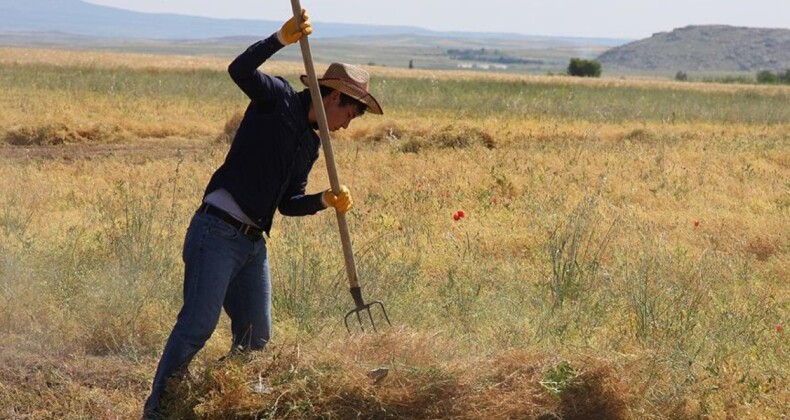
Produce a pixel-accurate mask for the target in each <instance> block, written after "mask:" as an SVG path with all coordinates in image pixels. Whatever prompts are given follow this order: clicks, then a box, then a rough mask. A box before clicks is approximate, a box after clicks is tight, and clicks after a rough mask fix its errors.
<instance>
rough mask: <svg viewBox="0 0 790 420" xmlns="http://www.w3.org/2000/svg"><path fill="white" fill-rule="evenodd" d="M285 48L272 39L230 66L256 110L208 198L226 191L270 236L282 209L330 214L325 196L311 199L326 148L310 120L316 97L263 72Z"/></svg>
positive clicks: (250, 111) (290, 213)
mask: <svg viewBox="0 0 790 420" xmlns="http://www.w3.org/2000/svg"><path fill="white" fill-rule="evenodd" d="M282 47H283V45H282V44H281V43H280V42H279V41H278V40H277V36H276V35H272V36H270V37H269V38H267V39H265V40H262V41H259V42H257V43H255V44H253V45H252V46H250V47H249V48H247V50H246V51H244V52H243V53H242V54H241V55H239V56H238V57H236V59H235V60H233V62H232V63H230V66H228V72H229V73H230V76H231V78H232V79H233V81H234V82H236V84H237V85H238V86H239V88H241V90H242V91H243V92H244V93H245V94H247V96H248V97H249V98H250V104H249V106H248V107H247V111H246V112H245V113H244V118H243V119H242V121H241V125H240V126H239V129H238V131H237V132H236V137H235V138H234V139H233V142H232V143H231V146H230V150H229V151H228V155H227V156H226V158H225V162H224V163H223V164H222V166H220V167H219V168H218V169H217V171H216V172H214V175H212V177H211V180H210V181H209V183H208V186H207V187H206V192H205V194H209V193H211V192H212V191H215V190H217V189H220V188H224V189H226V190H227V191H228V192H230V194H231V195H232V196H233V198H234V200H235V201H236V203H237V204H238V205H239V207H241V209H242V210H243V211H244V213H245V214H246V215H247V216H248V217H250V218H251V219H252V220H253V221H255V223H256V224H257V225H258V226H260V227H261V228H262V229H263V230H264V231H265V232H266V233H267V234H268V233H269V231H270V229H271V226H272V220H273V218H274V212H275V210H277V209H279V211H280V213H282V214H283V215H286V216H304V215H308V214H315V213H316V212H318V211H319V210H322V209H323V208H324V205H323V204H322V203H321V194H320V193H319V194H313V195H305V188H306V187H307V176H308V175H309V173H310V170H311V169H312V167H313V164H314V163H315V161H316V160H317V159H318V149H319V148H320V146H321V142H320V139H319V137H318V135H317V134H316V132H315V131H314V130H313V128H311V126H310V122H309V121H308V119H307V113H308V111H309V109H310V103H311V99H310V92H309V90H308V89H304V90H303V91H301V92H296V91H294V89H293V88H292V87H291V85H290V84H288V82H287V81H285V79H283V78H282V77H272V76H269V75H266V74H264V73H261V72H260V71H258V67H259V66H260V65H261V64H263V63H264V62H265V61H266V60H267V59H268V58H269V57H271V56H272V55H273V54H274V53H276V52H277V51H279V50H280V49H281V48H282Z"/></svg>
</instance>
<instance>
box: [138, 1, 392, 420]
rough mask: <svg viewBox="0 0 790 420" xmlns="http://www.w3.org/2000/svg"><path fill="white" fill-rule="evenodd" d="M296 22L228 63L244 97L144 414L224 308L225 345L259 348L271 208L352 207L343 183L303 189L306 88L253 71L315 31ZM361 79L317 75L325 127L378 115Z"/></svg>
mask: <svg viewBox="0 0 790 420" xmlns="http://www.w3.org/2000/svg"><path fill="white" fill-rule="evenodd" d="M302 20H303V23H302V24H301V25H300V26H297V24H296V21H295V19H293V18H291V19H290V20H288V21H287V22H286V23H285V24H284V25H283V26H282V28H281V29H280V30H279V31H278V32H277V33H275V34H272V35H271V36H270V37H269V38H267V39H265V40H262V41H259V42H257V43H255V44H253V45H252V46H250V47H249V48H248V49H247V50H246V51H245V52H243V53H242V54H241V55H239V56H238V57H237V58H236V59H235V60H234V61H233V62H232V63H231V64H230V66H229V67H228V72H229V73H230V76H231V78H232V79H233V81H234V82H236V84H237V85H238V86H239V87H240V88H241V90H242V91H244V93H246V94H247V96H248V97H249V98H250V104H249V106H248V108H247V111H246V113H245V114H244V118H243V120H242V121H241V125H240V126H239V129H238V131H237V133H236V136H235V138H234V139H233V142H232V144H231V146H230V150H229V151H228V154H227V157H226V158H225V162H224V163H223V164H222V166H220V168H219V169H217V171H216V172H215V173H214V174H213V176H212V177H211V180H210V181H209V183H208V186H207V187H206V191H205V195H204V197H203V203H202V205H201V206H200V207H199V208H198V210H197V212H196V213H195V215H194V216H193V218H192V221H191V223H190V226H189V229H188V230H187V235H186V238H185V240H184V250H183V259H184V267H185V269H184V292H183V293H184V304H183V306H182V308H181V311H180V312H179V314H178V319H177V320H176V324H175V326H174V327H173V330H172V332H171V333H170V337H169V338H168V340H167V344H166V345H165V349H164V351H163V353H162V358H161V360H160V361H159V366H158V368H157V371H156V375H155V377H154V381H153V386H152V390H151V395H150V396H149V397H148V400H147V401H146V403H145V409H144V415H143V417H144V418H157V417H158V416H159V415H160V414H161V407H160V402H161V397H162V394H163V392H164V391H165V386H166V383H167V380H168V379H169V378H171V377H173V376H175V375H178V374H181V373H183V372H185V371H186V368H187V366H188V364H189V362H190V361H191V360H192V358H193V357H194V356H195V354H196V353H197V352H198V351H199V350H200V349H201V348H202V347H203V345H204V344H205V343H206V341H207V340H208V339H209V337H211V334H212V333H213V331H214V329H215V328H216V325H217V322H218V320H219V316H220V312H221V311H222V308H224V309H225V312H226V313H227V314H228V317H229V318H230V320H231V330H232V333H233V343H232V347H231V350H232V352H234V353H237V352H248V351H252V350H261V349H263V348H264V346H266V343H267V342H268V341H269V335H270V330H271V280H270V278H269V264H268V256H267V252H266V242H265V240H264V237H263V234H264V233H265V234H267V236H268V233H269V230H270V229H271V226H272V219H273V218H274V212H275V210H279V211H280V213H282V214H283V215H286V216H304V215H309V214H315V213H317V212H318V211H320V210H323V209H325V208H327V207H334V208H335V209H337V210H338V211H340V212H346V211H348V210H349V209H350V208H351V206H352V203H353V202H352V199H351V194H350V192H349V190H348V188H346V187H345V186H344V187H342V188H341V192H340V194H339V195H337V196H336V195H335V194H333V193H332V191H331V190H326V191H324V192H322V193H318V194H313V195H306V194H305V188H306V186H307V177H308V174H309V173H310V170H311V169H312V166H313V163H314V162H315V161H316V159H317V158H318V149H319V147H320V139H319V137H318V135H317V134H316V132H315V130H317V129H318V124H317V119H316V110H315V108H314V107H313V104H312V100H311V97H310V92H309V89H304V90H303V91H301V92H295V91H294V89H293V88H292V87H291V86H290V85H289V84H288V82H287V81H285V79H283V78H281V77H272V76H269V75H266V74H263V73H261V72H260V71H258V67H259V66H260V65H261V64H263V63H264V62H265V61H266V60H267V59H268V58H269V57H271V56H272V55H273V54H274V53H276V52H277V51H279V50H280V49H281V48H283V47H284V46H285V45H288V44H293V43H295V42H297V41H298V40H299V39H300V38H301V37H302V36H305V35H309V34H310V33H312V26H311V24H310V20H309V17H308V15H307V13H306V11H304V10H303V11H302ZM305 80H306V79H305V77H304V76H303V77H302V82H305ZM368 80H369V77H368V74H367V72H365V71H364V70H362V69H360V68H357V67H354V66H351V65H347V64H340V63H333V64H331V65H330V66H329V68H328V69H327V71H326V73H325V74H324V77H323V78H321V79H319V84H320V85H321V95H322V98H323V99H322V101H323V104H324V108H325V110H326V116H327V121H328V125H329V130H330V131H336V130H339V129H341V128H347V127H348V124H349V122H351V120H353V119H354V118H356V117H358V116H360V115H362V114H363V113H364V112H365V111H369V112H372V113H374V114H381V113H382V110H381V106H379V104H378V102H377V101H376V100H375V99H374V98H373V96H372V95H370V93H369V92H368Z"/></svg>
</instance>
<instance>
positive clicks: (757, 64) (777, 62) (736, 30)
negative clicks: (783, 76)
mask: <svg viewBox="0 0 790 420" xmlns="http://www.w3.org/2000/svg"><path fill="white" fill-rule="evenodd" d="M598 61H600V62H601V63H602V64H603V66H604V69H620V70H672V71H676V70H677V71H680V70H682V71H700V72H728V71H735V72H740V71H748V72H754V71H759V70H777V71H781V70H784V69H790V29H763V28H743V27H734V26H726V25H705V26H687V27H685V28H680V29H675V30H673V31H672V32H660V33H657V34H654V35H653V36H652V37H650V38H647V39H643V40H639V41H634V42H631V43H628V44H625V45H622V46H619V47H615V48H612V49H610V50H607V51H606V52H604V53H603V54H601V55H600V56H599V57H598Z"/></svg>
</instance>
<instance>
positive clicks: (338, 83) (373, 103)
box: [299, 74, 384, 115]
mask: <svg viewBox="0 0 790 420" xmlns="http://www.w3.org/2000/svg"><path fill="white" fill-rule="evenodd" d="M299 79H300V80H301V81H302V83H304V85H305V86H308V87H309V86H310V84H309V83H308V81H307V75H304V74H303V75H302V76H301V77H300V78H299ZM318 84H319V85H321V86H327V87H331V88H332V89H335V90H338V91H340V92H341V93H344V94H346V95H348V96H350V97H352V98H354V99H356V100H358V101H359V102H362V103H363V104H365V106H366V107H367V110H366V111H367V112H370V113H372V114H378V115H382V114H384V111H383V110H382V109H381V105H379V102H378V101H377V100H376V98H374V97H373V95H371V94H370V92H368V91H366V90H365V89H363V88H362V87H360V86H357V85H356V84H353V83H351V82H349V81H347V80H343V79H334V78H326V79H318Z"/></svg>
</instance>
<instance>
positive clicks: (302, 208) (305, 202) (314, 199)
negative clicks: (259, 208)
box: [278, 165, 326, 216]
mask: <svg viewBox="0 0 790 420" xmlns="http://www.w3.org/2000/svg"><path fill="white" fill-rule="evenodd" d="M311 168H312V165H311V166H310V168H307V170H306V171H305V172H304V173H302V174H300V175H299V176H298V177H295V180H296V181H295V182H291V184H290V185H289V186H288V189H287V190H286V191H285V194H284V196H283V199H282V201H281V202H280V205H279V207H278V209H279V210H280V214H282V215H284V216H307V215H309V214H316V213H318V212H319V211H321V210H323V209H325V208H326V207H325V206H324V203H323V202H321V195H322V194H323V193H318V194H311V195H305V189H306V188H307V176H308V174H309V173H310V169H311Z"/></svg>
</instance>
